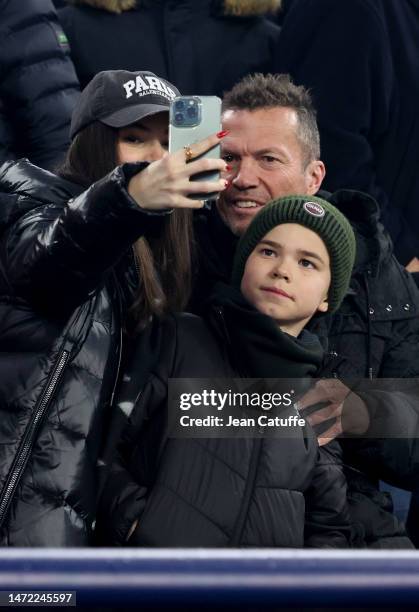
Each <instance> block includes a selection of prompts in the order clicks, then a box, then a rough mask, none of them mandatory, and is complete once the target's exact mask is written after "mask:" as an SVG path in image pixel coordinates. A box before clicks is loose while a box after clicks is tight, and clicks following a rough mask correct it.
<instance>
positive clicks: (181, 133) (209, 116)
mask: <svg viewBox="0 0 419 612" xmlns="http://www.w3.org/2000/svg"><path fill="white" fill-rule="evenodd" d="M182 102H183V103H184V108H185V109H186V110H185V112H184V111H183V108H182V110H181V112H180V113H179V111H177V106H178V105H179V104H182ZM197 105H198V106H199V109H200V112H199V116H198V117H196V118H192V119H191V118H188V117H186V118H185V123H184V124H183V125H182V124H179V121H177V119H178V118H179V117H177V114H179V115H180V114H185V113H186V112H187V109H188V108H189V106H192V107H193V108H198V106H197ZM196 121H197V123H196ZM191 122H192V123H195V124H194V125H190V123H191ZM220 130H221V100H220V98H218V97H217V96H178V97H176V98H174V100H173V101H172V103H171V108H170V123H169V152H170V153H172V152H174V151H178V150H179V149H182V148H183V147H185V146H188V145H192V144H194V143H195V142H198V141H200V140H203V139H204V138H206V137H207V136H210V135H211V134H215V133H217V132H219V131H220ZM204 157H206V158H212V159H214V158H215V159H218V158H219V157H220V145H219V144H217V145H216V146H215V147H213V148H212V149H210V150H209V151H207V152H206V153H204V154H203V155H200V156H198V157H194V160H196V159H201V158H204ZM219 177H220V173H219V172H212V171H211V172H200V173H198V174H195V175H193V176H191V181H218V179H219ZM217 195H218V194H217V193H213V194H211V193H209V194H208V193H206V194H199V193H197V194H193V195H190V196H189V197H190V198H192V199H195V200H202V199H205V200H211V199H214V198H216V197H217Z"/></svg>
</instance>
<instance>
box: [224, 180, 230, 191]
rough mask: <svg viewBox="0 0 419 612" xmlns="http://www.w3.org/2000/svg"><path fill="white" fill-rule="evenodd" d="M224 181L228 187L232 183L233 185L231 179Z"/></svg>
mask: <svg viewBox="0 0 419 612" xmlns="http://www.w3.org/2000/svg"><path fill="white" fill-rule="evenodd" d="M224 183H225V186H226V189H227V188H228V187H230V185H231V181H229V180H226V181H224Z"/></svg>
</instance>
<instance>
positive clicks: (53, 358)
mask: <svg viewBox="0 0 419 612" xmlns="http://www.w3.org/2000/svg"><path fill="white" fill-rule="evenodd" d="M123 168H124V167H122V168H118V169H116V170H115V171H113V172H112V173H111V174H110V175H109V176H108V177H106V178H104V179H103V180H102V181H99V182H98V183H96V184H95V185H93V186H92V187H91V188H90V189H89V190H88V191H86V192H83V193H82V194H80V195H78V194H79V193H80V191H81V190H80V188H79V187H78V186H75V185H73V184H71V183H69V182H67V181H64V180H62V179H60V178H58V177H56V176H55V175H52V174H50V173H49V172H46V171H43V170H41V169H40V168H37V167H35V166H32V165H31V164H29V163H28V162H27V161H20V162H17V163H15V164H5V165H3V166H2V167H1V168H0V184H1V188H2V190H3V192H2V193H0V203H1V207H0V211H1V216H0V231H1V267H0V371H1V377H0V407H1V408H0V412H1V417H0V441H1V443H0V449H1V451H0V454H1V461H0V466H1V467H0V545H3V546H6V545H8V546H83V545H87V544H88V542H89V539H90V533H91V527H92V521H93V520H94V515H95V504H96V496H97V483H98V473H97V468H96V463H97V459H98V455H99V451H100V446H101V440H102V432H103V429H104V427H106V425H107V423H108V421H109V419H110V414H109V412H108V411H109V404H110V398H111V394H112V392H113V389H114V385H115V380H116V376H117V373H118V364H119V359H120V350H121V326H120V318H121V310H122V309H123V308H124V301H123V299H122V298H121V295H122V293H123V292H122V291H121V288H124V287H125V286H128V285H130V284H131V283H130V281H129V279H128V276H129V275H130V272H131V268H130V264H129V263H127V261H126V259H129V261H130V258H129V257H128V255H126V254H127V253H130V245H131V244H132V243H133V242H134V240H135V239H136V238H137V237H139V236H140V235H141V234H142V233H143V231H146V229H147V228H149V227H151V225H152V224H153V223H154V220H155V219H156V217H152V216H149V215H146V214H145V213H143V212H141V210H140V209H139V207H138V206H137V205H136V204H135V202H133V201H132V200H131V198H130V197H129V196H128V193H127V192H126V190H125V184H126V183H125V175H124V169H123ZM137 168H138V166H137ZM124 257H125V258H126V259H124ZM117 262H119V263H118V267H117V268H116V267H115V266H116V264H117ZM115 275H117V276H118V282H116V281H114V280H113V279H114V277H115ZM125 293H128V292H125Z"/></svg>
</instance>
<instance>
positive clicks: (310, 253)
mask: <svg viewBox="0 0 419 612" xmlns="http://www.w3.org/2000/svg"><path fill="white" fill-rule="evenodd" d="M259 244H267V245H268V246H271V247H274V248H277V249H282V248H283V247H282V244H280V243H279V242H275V240H261V241H260V242H259ZM297 253H298V255H300V256H302V257H312V258H313V259H317V261H320V262H321V263H322V264H326V262H325V261H324V259H323V258H322V257H321V256H320V255H319V254H318V253H314V252H313V251H306V250H305V249H297Z"/></svg>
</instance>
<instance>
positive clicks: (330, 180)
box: [274, 0, 419, 272]
mask: <svg viewBox="0 0 419 612" xmlns="http://www.w3.org/2000/svg"><path fill="white" fill-rule="evenodd" d="M274 71H275V72H286V73H289V74H290V75H291V76H292V78H293V79H294V81H295V82H296V83H297V84H301V85H304V86H305V87H307V88H309V89H310V91H311V93H312V95H313V99H314V104H315V106H316V108H317V112H318V123H319V130H320V137H321V143H322V158H323V161H324V162H325V164H326V167H327V174H326V177H325V181H324V187H325V188H326V189H328V190H330V191H335V190H336V189H342V188H348V189H357V190H361V191H363V192H366V193H369V194H371V195H372V196H373V197H374V198H375V199H376V200H377V202H379V204H380V207H381V210H382V220H383V222H384V225H385V227H386V229H387V231H388V232H389V234H390V236H391V238H392V240H393V244H394V252H395V255H396V257H397V258H398V259H399V261H400V262H401V263H402V264H403V265H405V266H407V268H408V270H409V271H411V272H415V271H419V231H418V226H419V212H418V210H419V209H418V205H417V202H418V198H419V174H418V171H417V160H418V158H419V111H418V109H419V80H418V78H417V75H418V73H419V1H418V0H342V1H340V2H335V0H294V1H293V2H292V5H291V8H290V10H289V11H288V13H287V18H286V20H285V22H284V24H283V27H282V30H281V33H280V36H279V37H278V45H277V50H276V57H275V69H274Z"/></svg>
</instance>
